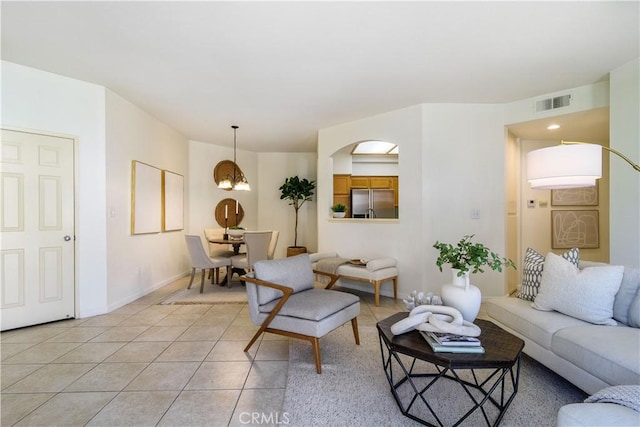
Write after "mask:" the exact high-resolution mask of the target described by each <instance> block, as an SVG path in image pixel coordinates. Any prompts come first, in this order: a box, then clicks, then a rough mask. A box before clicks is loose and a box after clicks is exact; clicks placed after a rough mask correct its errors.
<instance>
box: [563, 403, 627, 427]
mask: <svg viewBox="0 0 640 427" xmlns="http://www.w3.org/2000/svg"><path fill="white" fill-rule="evenodd" d="M638 425H640V413H639V412H636V411H634V410H633V409H630V408H627V407H626V406H622V405H617V404H615V403H571V404H569V405H564V406H563V407H562V408H560V410H559V411H558V421H557V426H558V427H583V426H585V427H586V426H589V427H594V426H607V427H623V426H624V427H629V426H638Z"/></svg>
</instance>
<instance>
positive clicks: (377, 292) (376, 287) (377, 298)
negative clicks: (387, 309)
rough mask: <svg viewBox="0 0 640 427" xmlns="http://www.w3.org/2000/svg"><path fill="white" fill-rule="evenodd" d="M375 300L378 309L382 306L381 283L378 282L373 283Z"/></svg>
mask: <svg viewBox="0 0 640 427" xmlns="http://www.w3.org/2000/svg"><path fill="white" fill-rule="evenodd" d="M373 289H374V291H373V292H374V298H375V304H376V307H379V306H380V282H379V281H378V280H374V281H373Z"/></svg>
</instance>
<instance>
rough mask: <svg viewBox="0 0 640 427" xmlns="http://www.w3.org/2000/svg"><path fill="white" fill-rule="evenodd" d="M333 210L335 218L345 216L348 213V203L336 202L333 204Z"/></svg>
mask: <svg viewBox="0 0 640 427" xmlns="http://www.w3.org/2000/svg"><path fill="white" fill-rule="evenodd" d="M331 210H332V211H333V217H334V218H344V216H345V215H346V214H347V205H343V204H342V203H336V204H335V205H333V206H331Z"/></svg>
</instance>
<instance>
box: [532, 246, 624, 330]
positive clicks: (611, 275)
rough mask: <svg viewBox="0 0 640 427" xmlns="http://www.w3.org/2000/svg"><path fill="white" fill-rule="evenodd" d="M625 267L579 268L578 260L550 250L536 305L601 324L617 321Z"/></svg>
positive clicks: (535, 306) (534, 306)
mask: <svg viewBox="0 0 640 427" xmlns="http://www.w3.org/2000/svg"><path fill="white" fill-rule="evenodd" d="M623 269H624V267H623V266H621V265H612V266H606V267H589V268H585V269H584V270H579V269H578V268H577V267H576V266H575V265H574V264H572V263H570V262H569V261H567V260H565V259H563V258H562V257H559V256H558V255H556V254H554V253H548V254H547V256H546V258H545V261H544V270H543V271H542V280H541V282H540V289H539V291H538V295H537V296H536V299H535V301H534V302H533V303H532V304H531V305H532V306H533V308H535V309H537V310H543V311H551V310H555V311H559V312H560V313H564V314H566V315H568V316H571V317H575V318H577V319H580V320H584V321H586V322H590V323H595V324H598V325H616V324H617V323H616V321H615V320H613V318H612V317H613V300H614V298H615V296H616V293H617V292H618V289H619V288H620V282H622V272H623Z"/></svg>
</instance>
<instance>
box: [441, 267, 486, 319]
mask: <svg viewBox="0 0 640 427" xmlns="http://www.w3.org/2000/svg"><path fill="white" fill-rule="evenodd" d="M459 271H460V270H457V269H455V268H454V269H451V273H452V282H453V283H447V284H445V285H442V289H441V296H442V302H443V303H444V305H446V306H449V307H453V308H455V309H456V310H458V311H459V312H460V313H462V317H463V318H464V320H466V321H468V322H473V321H474V320H476V317H477V316H478V312H479V311H480V304H481V303H482V293H481V292H480V289H478V287H477V286H474V285H472V284H470V283H469V272H468V271H467V272H466V273H465V274H464V275H462V276H458V272H459Z"/></svg>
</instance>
